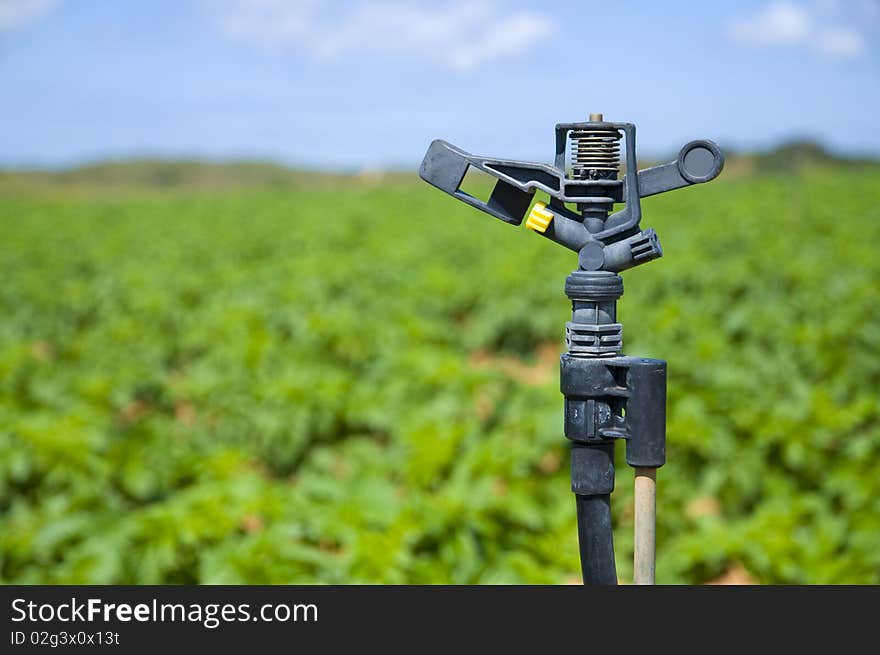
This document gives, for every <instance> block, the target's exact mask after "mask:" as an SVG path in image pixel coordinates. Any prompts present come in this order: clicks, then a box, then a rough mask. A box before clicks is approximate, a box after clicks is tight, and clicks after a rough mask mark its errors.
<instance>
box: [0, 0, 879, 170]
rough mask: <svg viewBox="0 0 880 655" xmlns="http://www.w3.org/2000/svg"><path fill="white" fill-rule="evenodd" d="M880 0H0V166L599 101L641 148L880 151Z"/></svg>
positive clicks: (494, 122)
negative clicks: (817, 143)
mask: <svg viewBox="0 0 880 655" xmlns="http://www.w3.org/2000/svg"><path fill="white" fill-rule="evenodd" d="M878 108H880V1H878V0H849V1H841V0H836V1H835V0H752V1H748V0H747V1H740V2H712V3H708V2H702V3H700V2H693V1H690V2H687V1H683V0H664V1H663V2H654V1H650V2H647V1H646V2H635V1H633V2H607V1H606V2H601V3H600V2H590V1H581V2H577V1H569V2H566V1H562V2H551V1H545V2H529V1H526V0H522V1H515V2H510V1H503V0H435V1H433V2H400V1H398V0H351V1H342V0H339V1H333V0H329V1H328V0H325V1H323V2H321V1H320V0H287V1H283V0H176V1H170V0H127V1H118V2H108V1H107V0H103V1H101V0H0V166H23V165H39V166H64V165H71V164H76V163H79V162H83V161H94V160H99V159H104V158H123V157H129V156H163V157H176V156H195V157H206V158H215V159H235V158H269V159H274V160H278V161H281V162H284V163H288V164H292V165H306V166H318V167H323V168H334V169H354V170H357V169H362V168H365V167H382V166H414V165H416V164H417V163H418V161H419V160H420V159H421V156H422V154H423V153H424V151H425V148H426V147H427V144H428V143H429V141H430V140H431V139H432V138H434V137H443V138H446V139H447V140H450V141H452V142H453V143H456V144H457V145H460V146H461V147H463V148H465V149H466V150H469V151H471V152H474V153H477V154H485V155H498V156H505V157H521V158H529V159H539V160H545V161H546V160H550V159H551V158H552V150H553V125H554V124H555V123H556V122H559V121H574V120H583V119H585V118H586V117H587V115H588V114H589V113H590V112H604V114H605V116H606V118H607V119H609V120H617V121H629V122H634V123H636V125H637V126H638V144H639V147H640V151H642V152H646V153H649V154H661V153H662V154H671V153H674V152H676V151H677V149H678V147H679V146H681V145H682V144H683V143H684V142H685V141H687V140H690V139H692V138H701V137H705V138H712V139H715V140H717V141H718V142H719V143H721V144H723V145H728V146H731V147H736V148H760V147H766V146H769V145H772V144H774V143H778V142H779V141H781V140H784V139H787V138H792V137H798V136H813V137H818V138H820V139H821V140H823V141H824V142H825V143H826V144H827V145H829V146H831V147H832V148H834V149H836V150H839V151H842V152H849V153H868V154H875V155H876V154H880V129H878V128H880V119H878Z"/></svg>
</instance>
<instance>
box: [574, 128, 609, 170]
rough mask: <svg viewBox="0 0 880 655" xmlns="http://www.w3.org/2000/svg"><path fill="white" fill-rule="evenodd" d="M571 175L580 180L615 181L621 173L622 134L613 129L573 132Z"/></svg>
mask: <svg viewBox="0 0 880 655" xmlns="http://www.w3.org/2000/svg"><path fill="white" fill-rule="evenodd" d="M568 138H569V140H570V142H571V174H572V177H574V178H575V179H578V180H586V179H593V180H594V179H597V178H604V179H615V178H617V174H618V172H619V171H620V139H621V136H620V132H618V131H617V130H616V129H614V128H611V127H597V128H594V129H590V130H572V131H571V132H570V133H569V137H568Z"/></svg>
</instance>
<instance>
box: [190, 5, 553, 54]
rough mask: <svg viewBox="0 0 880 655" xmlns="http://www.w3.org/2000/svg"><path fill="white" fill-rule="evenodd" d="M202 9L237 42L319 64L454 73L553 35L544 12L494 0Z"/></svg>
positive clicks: (223, 6)
mask: <svg viewBox="0 0 880 655" xmlns="http://www.w3.org/2000/svg"><path fill="white" fill-rule="evenodd" d="M208 6H209V7H210V8H211V11H212V12H214V18H215V21H216V23H217V25H218V27H219V28H220V30H221V31H222V32H223V33H224V34H226V35H227V36H229V37H231V38H234V39H236V40H239V41H243V42H247V43H254V44H258V45H263V46H268V47H283V48H292V49H296V50H300V51H302V52H305V53H306V54H309V55H311V56H314V57H317V58H327V59H342V58H346V57H356V56H359V55H364V54H380V55H391V56H397V57H401V58H417V59H421V60H425V61H432V62H434V63H436V64H439V65H441V66H445V67H447V68H451V69H453V70H457V71H469V70H473V69H475V68H477V67H479V66H480V65H482V64H484V63H486V62H489V61H493V60H498V59H505V58H509V57H514V56H516V55H519V54H521V53H523V52H524V51H526V50H528V49H529V48H530V47H532V46H534V45H535V43H537V42H539V41H540V40H541V39H544V38H547V37H548V36H550V34H551V33H552V32H553V23H552V21H551V20H550V19H549V18H548V17H547V16H545V15H544V14H541V13H537V12H532V11H525V10H515V11H505V10H504V9H503V8H501V7H500V6H499V5H498V4H497V3H496V2H494V0H470V1H468V0H447V1H446V2H444V3H442V4H425V3H414V2H401V1H399V0H373V1H372V2H370V1H368V0H361V2H358V3H357V4H352V3H344V4H343V3H339V2H326V1H325V2H320V1H319V0H289V1H286V2H285V1H284V0H225V1H224V2H222V3H216V2H214V3H210V4H209V5H208Z"/></svg>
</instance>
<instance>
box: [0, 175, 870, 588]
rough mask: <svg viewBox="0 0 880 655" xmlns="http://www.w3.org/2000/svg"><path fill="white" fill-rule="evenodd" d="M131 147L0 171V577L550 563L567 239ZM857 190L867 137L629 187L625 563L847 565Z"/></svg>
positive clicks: (344, 579) (557, 538)
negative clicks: (82, 164)
mask: <svg viewBox="0 0 880 655" xmlns="http://www.w3.org/2000/svg"><path fill="white" fill-rule="evenodd" d="M162 170H164V175H160V176H158V177H155V176H154V177H150V175H148V174H145V176H144V178H143V179H141V178H138V180H137V183H132V184H124V183H116V182H114V183H113V184H104V185H98V184H93V183H91V182H90V181H89V178H88V176H83V179H80V178H79V177H77V176H76V175H68V176H66V177H65V176H60V177H59V176H56V177H52V176H45V177H46V179H42V178H34V179H32V178H30V177H28V176H21V175H18V176H17V175H14V174H6V175H5V177H0V282H2V283H0V581H2V582H4V583H13V582H14V583H194V582H199V583H311V582H326V583H348V582H364V583H373V582H385V583H562V582H572V581H577V580H578V579H579V568H578V559H577V543H576V528H575V514H574V500H573V497H572V495H571V492H570V490H569V479H568V470H567V466H568V455H567V444H566V442H565V439H564V437H563V435H562V411H561V410H562V397H561V395H560V393H559V390H558V379H557V375H558V371H557V366H558V355H559V353H560V352H561V350H562V348H563V328H564V323H565V321H566V320H567V319H568V317H569V315H570V308H569V307H568V306H567V300H566V298H565V296H564V294H563V283H564V279H565V276H566V274H567V273H568V272H569V271H570V270H571V269H572V268H573V267H574V266H575V264H576V257H575V256H574V255H573V254H572V253H568V252H567V251H564V250H563V249H561V248H559V247H558V246H556V245H555V244H552V243H550V242H548V241H546V240H544V239H542V238H540V237H538V236H537V235H535V234H532V233H530V232H528V231H527V230H525V229H524V228H521V229H514V228H511V227H510V226H507V225H505V224H503V223H501V222H500V221H495V220H492V219H491V218H489V217H487V216H486V215H484V214H480V213H478V212H476V211H475V210H472V209H470V208H468V207H466V206H464V205H462V204H461V203H456V202H454V201H453V200H452V199H450V198H449V197H448V196H445V195H443V194H441V193H439V192H438V191H436V190H434V189H431V188H430V187H428V186H427V185H424V184H420V183H418V182H417V181H415V180H414V179H412V178H413V177H414V176H405V175H395V176H391V177H386V178H381V177H363V176H362V177H350V178H344V177H338V178H326V179H325V178H319V177H308V176H306V177H303V178H300V177H297V176H295V175H289V174H286V173H284V172H283V171H274V169H273V171H274V172H272V171H270V173H271V174H269V175H268V176H267V175H263V174H260V175H255V176H254V178H253V180H252V179H251V176H249V175H244V174H243V173H242V175H243V179H244V180H245V181H244V182H243V183H242V184H239V185H236V186H233V187H228V186H226V185H224V184H222V183H220V182H216V181H215V180H213V179H212V178H211V177H210V176H207V177H205V176H202V177H199V178H198V179H199V180H201V182H203V183H198V184H189V183H187V184H182V183H179V182H180V181H181V179H184V182H186V181H187V180H186V179H185V178H186V175H187V174H188V173H187V171H188V169H187V168H186V166H183V167H182V168H181V169H180V170H178V169H174V168H165V169H162ZM148 172H149V171H148ZM239 173H241V171H239ZM254 180H256V181H254ZM260 180H262V181H260ZM190 181H191V180H190ZM215 182H216V183H215ZM221 182H222V180H221ZM312 185H314V186H312ZM878 208H880V168H878V167H877V166H874V165H869V164H865V165H851V166H842V165H832V164H821V165H807V166H803V167H800V168H793V169H792V168H789V169H783V170H773V169H772V167H763V168H762V167H760V166H759V167H757V168H755V167H751V168H749V167H744V166H743V167H739V168H737V166H735V165H731V166H730V167H729V168H728V171H727V172H726V173H724V174H722V176H721V178H719V180H717V181H716V182H713V183H712V184H708V185H705V186H702V187H696V188H692V189H685V190H682V191H678V192H675V193H670V194H667V195H665V196H662V197H656V198H649V199H646V200H645V201H644V202H643V209H644V214H645V219H644V220H643V226H644V227H654V228H656V229H657V231H658V233H659V235H660V239H661V242H662V244H663V248H664V257H663V258H662V259H660V260H658V261H656V262H652V263H650V264H648V265H646V266H643V267H641V268H639V269H638V270H633V271H629V272H626V273H624V274H623V276H624V280H625V287H626V293H625V295H624V297H623V299H622V301H621V305H620V310H619V315H620V317H621V319H622V321H623V324H624V345H625V352H627V353H629V354H638V355H645V356H652V357H661V358H664V359H667V360H668V361H669V408H668V419H669V423H668V464H667V465H666V466H665V467H664V468H663V469H661V470H660V472H659V475H658V522H659V523H658V546H657V548H658V562H657V577H658V582H663V583H681V582H687V583H702V582H708V581H713V580H719V579H720V580H727V581H755V582H762V583H829V582H838V583H875V584H876V583H880V401H878V390H880V255H878V244H880V209H878ZM622 451H623V449H622V448H618V455H619V457H618V485H617V489H616V491H615V494H614V498H613V501H612V504H613V510H614V515H615V520H616V532H615V540H616V545H617V557H618V570H619V573H620V576H621V580H622V581H626V580H628V579H630V578H631V575H632V564H631V560H632V504H631V503H632V490H631V485H632V472H631V470H630V469H628V468H627V467H626V465H625V463H624V461H623V457H622V455H623V452H622Z"/></svg>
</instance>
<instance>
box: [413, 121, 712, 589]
mask: <svg viewBox="0 0 880 655" xmlns="http://www.w3.org/2000/svg"><path fill="white" fill-rule="evenodd" d="M635 135H636V128H635V125H633V124H632V123H611V122H606V121H605V120H604V118H603V116H602V114H590V120H589V121H587V122H583V123H559V124H557V125H556V156H555V160H554V165H552V166H551V165H549V164H543V163H533V162H524V161H515V160H511V159H499V158H493V157H478V156H475V155H471V154H470V153H467V152H465V151H464V150H461V149H460V148H457V147H455V146H454V145H452V144H450V143H447V142H446V141H442V140H439V139H438V140H436V141H433V142H432V143H431V145H430V146H429V148H428V152H427V153H426V154H425V158H424V159H423V160H422V165H421V168H420V170H419V175H420V176H421V178H422V179H423V180H425V181H426V182H428V183H429V184H431V185H433V186H435V187H437V188H438V189H440V190H441V191H444V192H446V193H448V194H450V195H451V196H453V197H455V198H457V199H459V200H462V201H464V202H466V203H467V204H469V205H471V206H473V207H476V208H477V209H479V210H481V211H483V212H486V213H487V214H489V215H491V216H494V217H495V218H499V219H501V220H502V221H504V222H506V223H510V224H512V225H519V224H520V223H522V222H523V220H526V227H528V228H529V229H531V230H533V231H534V232H537V233H539V234H541V235H543V236H545V237H547V238H548V239H550V240H551V241H555V242H556V243H558V244H560V245H562V246H565V247H566V248H569V249H570V250H573V251H574V252H576V253H577V255H578V269H577V270H576V271H574V272H572V273H571V274H570V275H569V276H568V278H567V279H566V281H565V293H566V295H567V296H568V297H569V299H570V300H571V304H572V318H571V321H569V322H568V323H566V326H565V343H566V347H567V349H568V352H566V353H564V354H563V355H562V357H561V358H560V377H561V385H560V386H561V390H562V393H563V394H564V396H565V436H566V437H567V438H568V439H569V440H570V441H571V443H572V457H571V488H572V491H573V492H574V493H575V497H576V500H577V519H578V537H579V542H580V552H581V568H582V570H583V577H584V583H585V584H617V573H616V566H615V561H614V546H613V541H612V530H611V510H610V495H611V492H612V490H613V489H614V443H615V440H617V439H623V440H625V441H626V461H627V463H628V464H629V465H630V466H632V467H634V468H635V474H636V475H635V492H636V495H635V569H634V577H633V582H634V583H636V584H653V582H654V546H655V544H654V525H655V482H656V469H657V468H658V467H660V466H662V465H663V464H664V463H665V461H666V362H665V361H663V360H659V359H646V358H640V357H626V356H624V355H621V354H620V353H621V350H622V348H623V326H622V325H621V324H620V323H618V322H617V300H618V298H620V297H621V296H622V295H623V279H622V278H621V277H620V276H619V275H618V273H619V272H621V271H624V270H626V269H628V268H632V267H634V266H638V265H639V264H644V263H645V262H649V261H651V260H654V259H657V258H658V257H661V256H662V255H663V251H662V250H661V248H660V241H659V239H658V238H657V234H656V232H654V230H653V229H650V228H649V229H647V230H642V229H641V227H640V222H641V218H642V210H641V202H640V201H641V198H644V197H647V196H653V195H656V194H658V193H663V192H665V191H671V190H673V189H680V188H682V187H685V186H690V185H692V184H700V183H702V182H708V181H710V180H713V179H715V178H716V177H717V176H718V174H719V173H720V172H721V169H722V168H723V166H724V155H723V154H722V153H721V149H720V148H719V147H718V146H717V145H716V144H715V143H713V142H712V141H704V140H700V141H691V142H690V143H688V144H686V145H685V146H684V147H683V148H682V149H681V150H680V151H679V153H678V157H677V158H676V159H675V160H674V161H671V162H669V163H668V164H663V165H661V166H655V167H653V168H647V169H645V170H641V171H640V170H638V162H637V160H636V146H635ZM621 140H623V142H624V153H625V154H624V162H625V165H626V169H625V172H624V174H623V179H620V142H621ZM566 160H568V164H569V165H568V167H566ZM470 167H473V168H476V169H479V170H481V171H483V172H484V173H488V174H489V175H491V176H492V177H494V178H495V179H496V180H497V182H496V183H495V187H494V189H493V190H492V193H491V195H490V197H489V200H488V201H487V202H484V201H482V200H480V199H478V198H475V197H473V196H471V195H469V194H467V193H465V192H464V191H462V189H461V183H462V181H463V180H464V177H465V174H466V173H467V171H468V169H469V168H470ZM536 191H543V192H544V193H546V194H548V195H549V197H550V200H549V202H548V203H546V204H545V203H542V202H537V203H535V204H534V205H532V200H533V197H534V195H535V192H536ZM619 204H623V207H622V208H621V209H619V210H618V211H614V206H615V205H619ZM571 205H574V206H575V207H576V210H575V209H572V208H571V207H570V206H571ZM529 207H531V211H529ZM527 212H528V217H527Z"/></svg>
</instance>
